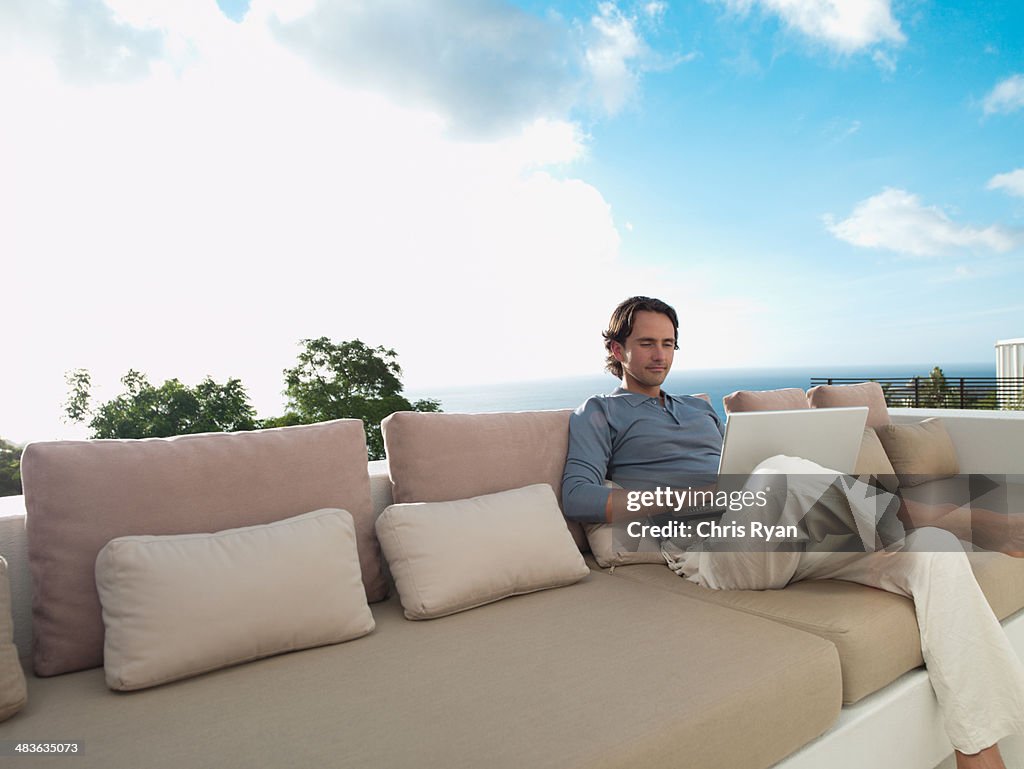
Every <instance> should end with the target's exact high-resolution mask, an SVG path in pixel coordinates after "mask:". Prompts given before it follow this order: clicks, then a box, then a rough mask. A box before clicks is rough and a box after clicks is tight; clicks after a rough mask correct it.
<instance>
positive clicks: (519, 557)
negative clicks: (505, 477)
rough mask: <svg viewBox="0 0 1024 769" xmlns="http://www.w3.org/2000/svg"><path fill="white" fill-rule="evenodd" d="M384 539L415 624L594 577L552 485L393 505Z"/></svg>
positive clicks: (381, 524)
mask: <svg viewBox="0 0 1024 769" xmlns="http://www.w3.org/2000/svg"><path fill="white" fill-rule="evenodd" d="M377 538H378V539H379V540H380V544H381V548H382V550H383V551H384V557H385V558H386V559H387V562H388V565H389V566H390V567H391V573H392V575H393V576H394V578H395V586H396V587H397V588H398V595H399V597H400V598H401V600H402V607H403V608H404V609H405V616H406V617H408V618H409V619H432V618H434V617H443V616H445V615H446V614H454V613H455V612H459V611H464V610H466V609H472V608H474V607H476V606H482V605H483V604H486V603H492V602H493V601H498V600H501V599H502V598H508V597H509V596H513V595H520V594H522V593H532V592H534V591H537V590H545V589H546V588H551V587H561V586H563V585H569V584H572V583H573V582H577V581H579V580H581V579H582V578H583V577H585V576H587V574H589V573H590V570H589V569H588V568H587V564H586V562H584V560H583V556H582V555H581V554H580V551H579V548H577V547H576V543H575V542H574V541H573V538H572V535H571V534H570V533H569V530H568V529H567V528H566V527H565V519H564V518H562V513H561V511H560V510H559V508H558V500H557V499H556V498H555V492H554V491H552V490H551V487H550V486H549V485H547V484H546V483H539V484H534V485H532V486H526V487H524V488H521V489H513V490H511V491H500V492H497V493H495V494H484V495H482V496H479V497H471V498H470V499H461V500H458V501H455V502H413V503H407V504H399V505H392V506H391V507H389V508H387V509H386V510H385V511H384V512H383V513H381V514H380V517H379V518H378V519H377Z"/></svg>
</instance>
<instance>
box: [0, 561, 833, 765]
mask: <svg viewBox="0 0 1024 769" xmlns="http://www.w3.org/2000/svg"><path fill="white" fill-rule="evenodd" d="M666 571H667V570H666ZM373 612H374V616H375V618H376V620H377V629H376V630H375V631H374V632H373V633H372V634H371V635H369V636H366V637H365V638H359V639H356V640H354V641H350V642H349V643H345V644H339V645H336V646H324V647H321V648H317V649H310V650H307V651H303V652H298V653H296V654H286V655H282V656H278V657H271V658H269V659H265V660H260V661H258V662H254V663H252V664H249V665H245V666H243V667H234V668H227V669H225V670H218V671H215V672H213V673H210V674H208V675H205V676H201V677H199V678H193V679H189V680H187V681H179V682H177V683H172V684H168V685H167V686H161V687H158V688H155V689H150V690H148V691H145V692H139V693H138V694H136V695H132V696H125V695H123V694H118V693H116V692H111V691H110V690H108V689H107V688H106V687H105V686H104V683H103V673H102V671H100V670H91V671H85V672H82V673H75V674H72V675H70V676H61V677H60V678H48V679H39V678H33V679H31V680H30V690H29V696H30V698H31V701H32V702H33V703H34V706H33V707H30V708H28V709H26V710H25V711H24V712H23V713H21V714H20V715H19V716H18V717H17V718H15V719H12V720H11V721H8V722H6V723H4V724H0V740H9V739H14V738H16V737H24V738H27V737H29V736H30V735H36V736H35V737H34V739H39V737H38V735H64V736H65V737H67V736H71V735H76V736H77V735H85V736H84V737H77V738H78V739H82V740H86V742H85V743H84V744H85V746H86V750H85V753H84V754H83V755H82V756H81V757H78V758H75V759H74V760H73V761H71V762H70V763H69V762H68V761H66V760H63V759H62V761H60V762H55V765H56V764H57V763H59V764H60V765H61V766H64V765H69V766H70V765H71V764H73V765H74V767H75V769H92V768H93V767H96V768H97V769H98V768H100V767H103V768H104V769H106V767H136V766H138V767H146V769H182V767H190V766H209V765H211V763H214V762H216V763H217V765H218V766H222V765H223V766H228V767H245V768H246V769H264V768H266V769H270V768H271V767H272V768H274V769H277V768H278V767H293V766H302V767H331V769H364V768H365V767H373V769H408V768H409V767H446V768H447V767H452V768H453V769H477V768H478V767H487V769H522V768H523V767H531V768H532V769H613V768H617V769H638V768H639V767H660V766H686V767H700V769H765V768H766V767H769V766H771V765H772V764H774V763H775V762H776V761H778V760H779V759H781V758H782V757H783V756H785V755H787V754H789V753H792V752H793V751H794V750H796V749H797V748H799V747H800V746H801V745H803V744H805V743H807V742H808V741H810V740H811V739H813V738H814V737H816V736H817V735H819V734H821V733H822V732H824V731H825V730H826V729H827V728H829V727H830V726H831V725H832V724H833V722H834V721H835V719H836V716H837V714H838V711H839V685H840V682H839V665H838V660H837V658H836V651H835V647H834V646H833V645H832V644H830V643H828V642H827V641H823V640H822V639H820V638H817V637H815V636H812V635H809V634H807V633H801V632H798V631H795V630H793V629H792V628H788V627H785V626H783V625H780V624H778V623H774V622H768V621H766V620H761V619H758V618H757V617H751V616H749V615H746V614H742V613H740V612H733V611H728V610H726V609H722V608H720V607H717V606H711V605H708V604H706V603H701V602H699V601H692V600H688V599H685V598H681V597H680V596H675V595H669V594H666V593H662V592H661V591H658V590H651V589H650V588H649V587H647V586H645V585H634V584H632V583H629V582H627V581H626V580H620V579H618V578H616V577H614V576H613V577H609V576H607V575H605V574H597V573H593V574H592V575H591V576H589V577H587V578H586V579H584V580H583V581H581V582H579V583H577V584H575V585H571V586H570V587H566V588H563V589H560V590H545V591H543V592H540V593H534V594H532V595H528V596H520V597H518V598H510V599H508V600H507V601H499V602H498V603H493V604H490V605H488V606H482V607H480V608H479V609H476V610H474V611H467V612H462V613H460V614H453V615H451V616H449V617H444V618H442V619H438V620H433V621H431V622H409V621H407V620H406V619H404V617H403V615H402V607H401V606H400V605H399V603H398V601H397V600H395V599H392V600H390V601H387V602H385V603H381V604H376V605H375V606H374V607H373ZM780 703H781V706H780ZM27 765H28V763H26V766H27Z"/></svg>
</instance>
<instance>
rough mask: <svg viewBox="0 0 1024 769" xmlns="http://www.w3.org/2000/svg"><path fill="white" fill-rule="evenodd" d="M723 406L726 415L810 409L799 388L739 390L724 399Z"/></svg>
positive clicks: (805, 397)
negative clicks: (744, 412) (742, 412)
mask: <svg viewBox="0 0 1024 769" xmlns="http://www.w3.org/2000/svg"><path fill="white" fill-rule="evenodd" d="M722 405H723V406H724V407H725V413H726V414H736V413H738V412H741V411H788V410H790V409H806V408H809V407H808V405H807V396H806V395H804V391H803V390H801V389H800V388H799V387H785V388H783V389H781V390H737V391H736V392H734V393H730V394H729V395H726V396H725V397H724V398H722Z"/></svg>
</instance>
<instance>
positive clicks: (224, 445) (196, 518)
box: [21, 419, 387, 675]
mask: <svg viewBox="0 0 1024 769" xmlns="http://www.w3.org/2000/svg"><path fill="white" fill-rule="evenodd" d="M365 441H366V438H365V434H364V433H363V427H362V423H361V422H360V421H359V420H356V419H342V420H337V421H334V422H325V423H322V424H316V425H304V426H301V427H284V428H279V429H275V430H261V431H256V432H251V433H218V434H208V435H185V436H180V437H177V438H153V439H147V440H102V441H60V442H54V443H33V444H30V445H29V446H27V447H26V448H25V452H24V454H23V456H22V460H21V468H22V470H21V472H22V479H23V483H24V487H25V507H26V509H27V512H28V516H27V519H26V528H27V535H28V559H29V569H30V571H31V574H32V588H33V598H32V627H33V633H34V636H35V648H34V655H33V663H34V667H35V670H36V672H37V673H38V674H39V675H55V674H57V673H64V672H67V671H69V670H79V669H81V668H87V667H95V666H98V665H101V664H103V619H102V617H101V616H100V602H99V597H98V596H97V594H96V581H95V578H94V575H93V569H94V567H95V564H96V555H97V554H98V553H99V551H100V548H102V547H103V546H104V545H105V544H106V543H107V542H109V541H110V540H111V539H114V538H115V537H122V536H127V535H133V534H190V533H195V532H210V531H219V530H222V529H229V528H234V527H238V526H251V525H255V524H260V523H269V522H271V521H275V520H280V519H282V518H287V517H289V516H292V515H298V514H300V513H306V512H309V511H310V510H317V509H320V508H324V507H336V508H342V509H344V510H348V511H349V512H350V513H351V514H352V518H353V519H354V520H355V525H356V534H357V536H358V541H359V559H360V564H361V566H362V573H363V582H364V586H365V589H366V594H367V597H368V598H369V599H370V600H371V601H374V600H380V599H381V598H382V597H383V596H384V595H385V594H386V592H387V583H386V581H385V578H384V574H383V572H382V569H381V560H380V550H379V547H378V545H377V541H376V538H375V536H374V533H373V509H372V506H371V503H370V481H369V475H368V473H367V466H366V443H365Z"/></svg>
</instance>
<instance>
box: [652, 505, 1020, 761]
mask: <svg viewBox="0 0 1024 769" xmlns="http://www.w3.org/2000/svg"><path fill="white" fill-rule="evenodd" d="M797 496H799V495H797ZM999 557H1004V556H999ZM1005 557H1007V558H1008V557H1009V556H1005ZM666 558H667V560H669V566H670V567H671V568H672V569H673V571H675V572H676V573H678V574H680V576H684V577H686V578H688V579H690V580H691V581H694V582H697V583H698V584H700V585H702V586H704V587H707V588H711V589H716V590H730V589H733V590H763V589H773V588H781V587H784V586H785V585H787V584H789V583H791V582H798V581H800V580H805V579H840V580H845V581H848V582H856V583H859V584H861V585H868V586H869V587H875V588H880V589H882V590H887V591H889V592H891V593H896V594H898V595H902V596H906V597H907V598H911V599H913V601H914V610H915V612H916V613H917V624H918V627H919V629H920V632H921V652H922V655H923V657H924V661H925V665H926V666H927V668H928V675H929V678H930V679H931V683H932V687H933V688H934V690H935V696H936V698H937V699H938V702H939V708H940V710H941V712H942V716H943V719H944V722H945V727H946V732H947V734H948V735H949V739H950V742H952V743H953V746H954V747H955V748H956V749H957V750H959V751H961V752H963V753H967V754H971V753H977V752H978V751H979V750H982V749H984V748H987V747H989V746H990V745H994V744H995V743H996V742H998V741H999V740H1000V739H1002V738H1003V737H1005V736H1007V735H1009V734H1024V666H1022V665H1021V661H1020V659H1019V658H1018V657H1017V654H1016V652H1015V651H1014V650H1013V648H1012V647H1011V646H1010V643H1009V641H1008V640H1007V638H1006V634H1005V633H1004V632H1003V629H1002V627H1001V626H1000V625H999V622H998V620H997V619H996V617H995V615H994V614H993V613H992V610H991V608H990V607H989V605H988V601H987V600H986V599H985V596H984V594H983V593H982V592H981V588H980V587H979V586H978V582H977V580H976V579H975V577H974V572H973V571H972V570H971V565H970V562H969V560H968V558H967V554H966V552H964V549H963V545H962V543H961V542H960V541H959V540H958V539H957V538H956V537H955V536H954V535H953V534H951V533H949V532H948V531H945V530H942V529H935V528H921V529H915V530H913V531H911V532H909V533H908V534H907V536H906V538H905V540H904V542H903V544H902V546H901V547H900V548H899V549H898V550H894V549H890V550H888V551H880V552H870V553H869V552H855V553H850V552H764V551H750V550H746V551H744V550H737V551H730V550H718V549H716V550H714V551H711V552H708V551H705V550H703V549H702V548H700V547H698V548H693V549H690V550H689V551H688V552H686V553H681V552H678V551H677V554H676V557H675V558H672V557H669V556H668V555H666Z"/></svg>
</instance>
